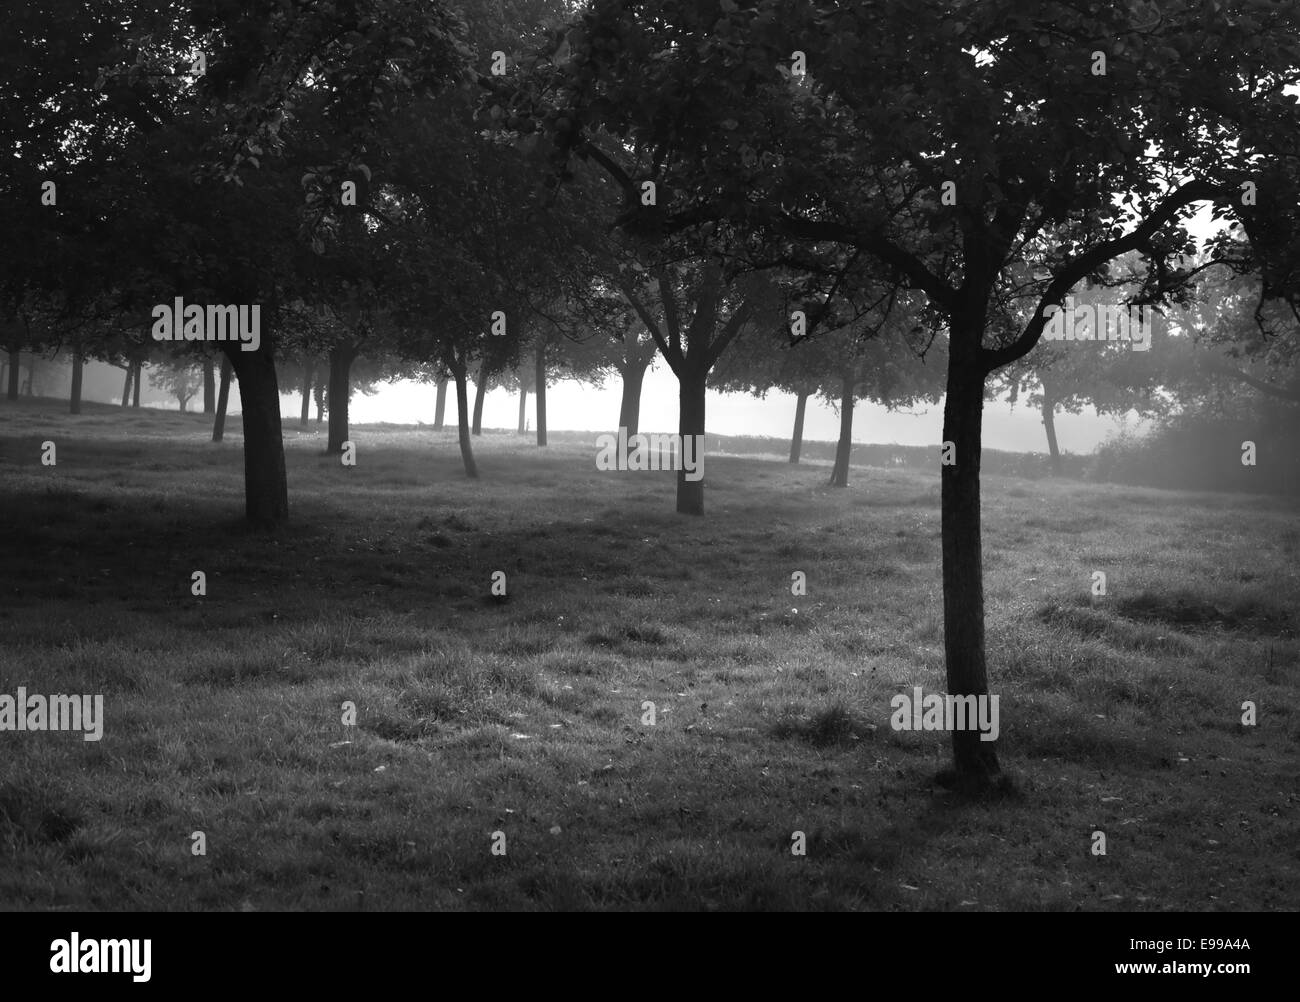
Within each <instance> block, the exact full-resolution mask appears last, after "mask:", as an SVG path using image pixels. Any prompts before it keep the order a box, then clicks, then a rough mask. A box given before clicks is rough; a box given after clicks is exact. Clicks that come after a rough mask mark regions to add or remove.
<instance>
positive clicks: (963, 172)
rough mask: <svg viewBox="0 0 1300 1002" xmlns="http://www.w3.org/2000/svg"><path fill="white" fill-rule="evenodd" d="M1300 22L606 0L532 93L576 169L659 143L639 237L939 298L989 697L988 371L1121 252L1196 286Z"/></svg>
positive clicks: (1253, 163) (1259, 6)
mask: <svg viewBox="0 0 1300 1002" xmlns="http://www.w3.org/2000/svg"><path fill="white" fill-rule="evenodd" d="M1298 22H1300V11H1297V9H1296V8H1295V6H1294V5H1293V4H1289V3H1283V2H1277V0H1232V2H1226V0H1213V2H1200V0H1180V2H1176V3H1174V4H1172V5H1171V4H1162V5H1160V7H1159V9H1157V8H1156V7H1155V6H1154V5H1151V4H1144V3H1137V2H1134V3H1126V4H1108V5H1092V6H1088V7H1080V6H1077V5H1074V4H1070V3H1063V2H1044V3H1041V4H1038V5H1035V6H1033V7H1032V8H1030V7H1026V6H1025V5H1024V4H1022V3H1020V2H1019V0H985V2H983V3H980V4H978V5H972V4H964V3H962V4H959V3H955V2H952V0H882V2H880V3H874V4H870V5H866V4H858V5H844V4H838V3H832V2H830V0H824V2H822V0H793V2H787V0H728V2H726V3H721V4H716V5H715V4H711V3H710V4H703V5H695V4H682V3H680V2H677V0H649V2H646V3H644V4H641V5H640V6H639V7H638V8H637V11H636V15H635V16H634V15H633V12H632V11H631V10H630V9H629V8H628V6H627V5H626V4H624V3H620V2H616V0H595V2H593V3H592V4H591V6H590V7H589V8H588V9H587V11H586V12H585V13H584V14H583V15H582V16H581V17H580V18H579V20H578V21H577V23H576V25H575V27H574V28H573V29H572V30H571V31H569V32H568V33H567V34H563V35H561V36H560V37H556V38H555V39H554V40H553V44H552V46H551V47H550V48H549V49H548V50H547V51H546V52H545V53H544V54H543V55H542V56H541V57H539V59H538V61H537V62H536V64H535V67H534V71H533V73H532V74H531V75H530V76H529V77H528V78H527V79H526V80H525V81H524V85H523V86H520V87H518V88H517V89H516V91H515V93H514V94H513V95H512V96H511V97H510V98H509V99H508V103H509V106H510V109H511V111H512V113H513V115H514V116H515V117H517V118H521V119H526V120H527V121H528V122H530V123H531V127H533V128H537V129H540V130H541V131H542V132H543V133H544V135H545V136H546V137H547V138H548V140H550V141H551V142H553V143H554V145H555V147H556V149H557V151H558V155H559V159H560V160H561V161H567V160H569V159H570V158H572V157H578V158H588V159H594V160H598V161H599V160H601V159H602V158H603V159H605V160H611V159H612V156H613V149H614V146H615V144H617V146H618V148H620V149H621V148H635V149H637V150H638V151H640V152H642V154H643V156H644V162H645V163H646V164H648V165H650V166H649V167H648V168H647V169H646V170H645V176H646V177H647V178H648V179H650V180H653V181H654V182H655V184H656V185H657V186H658V189H659V190H660V191H662V192H665V193H668V194H670V195H671V197H665V198H662V199H660V200H659V201H658V203H657V204H656V205H653V206H646V205H641V204H639V202H638V200H637V198H636V194H637V191H638V189H639V184H638V183H637V182H638V181H639V180H640V179H639V178H637V177H634V176H630V175H629V176H626V177H625V181H626V183H625V184H624V185H623V188H624V191H625V205H626V208H625V210H624V213H623V218H622V222H623V225H624V226H625V227H627V228H628V229H630V230H633V231H636V232H640V233H644V234H653V235H655V236H656V237H663V236H666V235H671V234H675V233H684V232H692V231H699V230H700V229H702V228H703V227H707V226H710V225H718V224H719V223H721V222H724V221H725V222H728V223H730V224H732V225H736V226H743V227H745V228H746V229H750V230H754V231H757V232H763V233H767V234H770V235H773V236H775V237H779V238H784V239H787V240H790V241H797V242H802V243H815V244H826V243H833V244H836V245H839V246H841V247H842V248H844V249H845V252H846V253H850V254H860V255H864V256H866V257H869V258H871V259H873V260H874V261H876V262H877V263H879V264H880V265H881V266H884V267H887V268H889V269H892V270H893V271H894V272H895V273H896V274H897V275H898V276H899V277H900V278H901V279H903V280H905V282H906V283H907V285H908V286H909V287H910V288H912V289H915V290H918V291H920V292H923V293H924V294H925V296H926V297H927V299H928V300H929V303H930V305H931V307H932V308H933V310H934V311H935V312H936V313H937V314H939V315H940V316H942V318H943V319H944V321H945V322H946V323H947V325H948V327H949V331H950V337H949V362H948V371H947V383H946V395H945V404H944V428H943V437H944V440H945V446H946V448H945V453H946V454H947V455H948V456H949V458H952V459H954V460H955V461H953V462H951V463H945V464H943V465H942V466H941V484H942V490H941V498H942V537H943V596H944V644H945V655H946V662H947V676H948V678H947V681H948V692H949V693H951V694H954V695H960V696H967V695H970V696H975V697H977V698H979V697H982V696H986V695H987V693H988V671H987V664H986V653H985V643H984V591H983V570H982V549H981V546H982V544H981V531H980V478H979V470H980V447H981V437H982V436H981V427H982V416H983V403H984V397H985V391H986V383H987V380H988V378H989V376H990V375H991V374H992V373H993V372H995V371H996V370H998V369H1000V368H1001V367H1003V366H1005V365H1008V364H1010V363H1012V362H1014V361H1016V360H1017V359H1019V358H1022V357H1024V356H1025V355H1027V354H1028V353H1029V352H1030V351H1031V350H1033V348H1034V347H1035V345H1036V344H1037V343H1038V341H1039V339H1040V338H1041V336H1042V333H1043V329H1044V326H1045V324H1046V322H1047V316H1046V315H1045V311H1046V310H1047V308H1048V307H1049V306H1059V305H1060V304H1061V302H1062V300H1063V298H1064V297H1065V295H1066V293H1067V292H1068V291H1069V290H1070V289H1073V288H1074V287H1075V286H1076V285H1078V284H1079V283H1080V282H1081V281H1082V280H1084V279H1085V278H1087V277H1088V276H1090V275H1094V274H1098V273H1100V272H1104V270H1105V269H1106V267H1107V265H1108V262H1110V261H1112V260H1113V259H1115V258H1118V257H1120V256H1121V255H1123V254H1126V253H1128V252H1130V251H1139V252H1141V253H1142V254H1143V256H1144V258H1145V259H1146V260H1147V261H1149V262H1150V267H1149V269H1148V278H1149V283H1148V287H1147V289H1146V293H1147V294H1148V295H1149V297H1150V300H1149V301H1151V302H1160V301H1162V300H1163V298H1164V297H1166V296H1167V295H1168V294H1169V293H1170V291H1171V289H1174V288H1177V287H1179V286H1180V285H1182V284H1184V283H1185V282H1186V281H1188V280H1189V278H1190V276H1189V275H1188V274H1187V272H1186V270H1184V269H1180V268H1179V267H1178V266H1177V264H1176V261H1177V259H1178V258H1179V256H1181V255H1184V254H1186V253H1187V252H1188V251H1189V250H1190V249H1191V247H1190V244H1191V240H1190V238H1189V236H1188V234H1187V232H1186V230H1185V228H1184V226H1183V225H1182V222H1183V220H1184V219H1185V218H1186V217H1187V215H1188V214H1189V212H1190V210H1191V209H1192V207H1194V206H1195V205H1197V204H1199V203H1203V202H1212V203H1213V204H1214V205H1215V206H1216V211H1218V212H1219V213H1221V214H1226V213H1235V212H1237V211H1238V210H1239V209H1240V208H1241V203H1242V199H1243V197H1244V196H1245V194H1246V193H1248V191H1249V189H1244V188H1243V186H1244V185H1247V184H1248V183H1249V182H1251V181H1252V180H1253V179H1255V178H1258V177H1260V176H1261V166H1260V165H1261V163H1262V164H1263V165H1264V167H1263V171H1264V172H1267V169H1268V166H1269V165H1271V164H1276V163H1278V162H1279V158H1281V157H1282V156H1284V155H1288V154H1289V155H1291V156H1294V155H1295V151H1296V141H1297V140H1296V137H1297V135H1300V128H1298V127H1297V126H1300V109H1298V107H1297V100H1296V97H1295V91H1294V88H1295V87H1296V85H1297V82H1298V81H1300V69H1298V67H1300V41H1298V39H1300V23H1298ZM1098 40H1105V41H1104V42H1102V43H1099V42H1098ZM1102 46H1104V48H1102ZM792 50H793V51H792ZM1288 88H1290V89H1291V90H1290V91H1288ZM548 109H549V110H548ZM1207 136H1212V137H1213V139H1212V140H1211V141H1207V139H1206V137H1207ZM1149 149H1154V150H1156V151H1158V156H1155V157H1152V156H1148V155H1147V151H1148V150H1149ZM1260 193H1261V194H1263V195H1265V196H1267V191H1266V190H1265V189H1263V188H1261V189H1260ZM1287 211H1288V212H1289V211H1292V208H1291V207H1290V206H1288V207H1287ZM1023 263H1028V264H1029V265H1030V266H1031V281H1032V284H1031V287H1030V289H1029V290H1027V292H1028V293H1029V294H1032V295H1033V297H1034V299H1035V301H1036V302H1035V306H1034V308H1033V309H1032V310H1031V311H1030V319H1029V321H1028V322H1027V323H1026V324H1024V325H1023V326H1021V327H1018V328H1013V327H1011V326H1009V325H1005V324H1002V323H999V322H998V321H999V317H998V316H997V315H996V314H994V313H993V311H991V309H990V305H991V304H992V303H993V302H994V301H995V300H996V299H997V297H998V295H999V287H1000V286H1005V284H1006V283H1007V281H1008V279H1009V277H1010V272H1009V268H1011V266H1013V265H1015V266H1017V267H1019V266H1020V265H1021V264H1023ZM952 741H953V756H954V766H955V768H954V771H953V773H952V778H954V779H956V780H958V781H961V782H963V783H969V784H970V785H972V786H975V787H979V786H982V785H984V784H986V783H988V782H990V781H991V780H992V779H993V778H994V777H995V776H996V775H997V774H998V773H999V771H1000V766H999V763H998V758H997V754H996V750H995V742H986V741H983V740H981V736H980V735H979V734H978V733H976V732H975V731H973V730H966V731H954V733H953V736H952Z"/></svg>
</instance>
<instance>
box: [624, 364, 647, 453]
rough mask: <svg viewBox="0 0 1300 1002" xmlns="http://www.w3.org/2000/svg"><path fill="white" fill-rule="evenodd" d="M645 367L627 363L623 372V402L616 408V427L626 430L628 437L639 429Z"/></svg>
mask: <svg viewBox="0 0 1300 1002" xmlns="http://www.w3.org/2000/svg"><path fill="white" fill-rule="evenodd" d="M646 368H647V366H646V365H640V366H638V365H637V364H636V363H635V362H630V363H628V365H627V367H626V368H625V369H624V370H623V400H622V402H621V403H620V404H619V406H618V426H619V427H620V428H626V429H627V434H628V437H629V438H631V437H632V436H633V435H636V434H638V433H639V431H640V428H641V387H642V385H643V384H644V383H645V370H646Z"/></svg>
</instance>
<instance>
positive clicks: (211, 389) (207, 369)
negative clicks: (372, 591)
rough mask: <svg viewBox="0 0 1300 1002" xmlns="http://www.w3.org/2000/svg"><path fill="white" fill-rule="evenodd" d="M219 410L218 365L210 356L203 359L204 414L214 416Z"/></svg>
mask: <svg viewBox="0 0 1300 1002" xmlns="http://www.w3.org/2000/svg"><path fill="white" fill-rule="evenodd" d="M216 409H217V363H216V360H215V359H214V358H213V357H212V356H211V355H208V356H207V357H205V358H204V359H203V413H204V414H213V413H215V412H216Z"/></svg>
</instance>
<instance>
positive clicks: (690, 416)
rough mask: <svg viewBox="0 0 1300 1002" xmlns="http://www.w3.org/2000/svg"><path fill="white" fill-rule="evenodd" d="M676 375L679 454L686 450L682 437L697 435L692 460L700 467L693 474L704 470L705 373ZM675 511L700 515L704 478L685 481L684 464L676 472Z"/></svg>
mask: <svg viewBox="0 0 1300 1002" xmlns="http://www.w3.org/2000/svg"><path fill="white" fill-rule="evenodd" d="M683 373H684V374H683V375H679V376H678V377H677V379H678V385H679V395H678V410H677V431H678V433H679V434H680V435H681V439H682V440H681V443H680V444H681V452H682V454H685V452H686V449H687V448H688V446H687V444H686V437H687V436H688V435H698V436H699V438H698V439H697V440H696V441H698V442H699V443H700V448H697V449H695V451H694V456H695V461H696V462H697V463H699V464H700V466H699V468H698V469H697V471H696V472H697V473H703V471H704V466H703V463H704V449H703V443H704V401H705V392H706V389H707V386H708V379H709V374H708V371H707V370H705V371H704V372H697V371H689V370H683ZM677 511H678V514H681V515H703V514H704V478H703V477H700V478H699V479H698V480H687V479H686V469H685V464H683V468H682V469H680V470H678V471H677Z"/></svg>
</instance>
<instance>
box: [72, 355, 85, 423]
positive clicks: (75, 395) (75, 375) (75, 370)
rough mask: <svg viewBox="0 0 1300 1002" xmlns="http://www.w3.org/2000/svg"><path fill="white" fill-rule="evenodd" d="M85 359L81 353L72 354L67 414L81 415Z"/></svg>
mask: <svg viewBox="0 0 1300 1002" xmlns="http://www.w3.org/2000/svg"><path fill="white" fill-rule="evenodd" d="M85 367H86V357H85V356H84V355H82V354H81V352H80V351H79V350H78V351H74V352H73V353H72V392H71V393H70V394H69V396H68V413H70V414H80V413H81V381H82V378H83V377H84V375H85Z"/></svg>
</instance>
